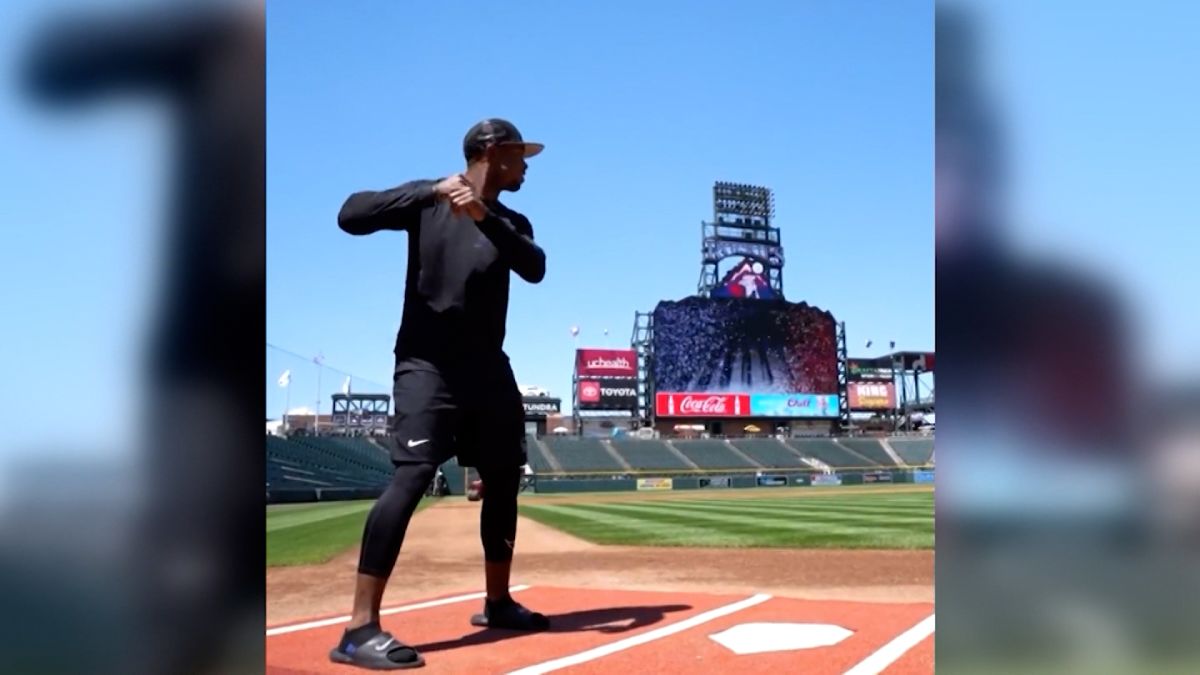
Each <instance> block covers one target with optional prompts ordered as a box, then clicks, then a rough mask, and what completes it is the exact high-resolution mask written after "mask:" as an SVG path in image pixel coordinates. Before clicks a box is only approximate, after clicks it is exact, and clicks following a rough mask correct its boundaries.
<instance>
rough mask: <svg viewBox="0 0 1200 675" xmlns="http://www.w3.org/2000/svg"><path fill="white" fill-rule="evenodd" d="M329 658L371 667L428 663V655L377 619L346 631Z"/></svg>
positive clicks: (414, 665)
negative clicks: (414, 647)
mask: <svg viewBox="0 0 1200 675" xmlns="http://www.w3.org/2000/svg"><path fill="white" fill-rule="evenodd" d="M329 660H330V661H333V662H334V663H344V664H347V665H351V666H358V667H359V668H366V669H368V670H401V669H405V668H420V667H421V666H423V665H425V659H424V658H422V657H421V655H420V654H418V653H417V650H415V649H413V648H412V647H409V646H408V645H406V644H404V643H402V642H400V641H399V640H397V639H396V638H395V637H393V636H392V634H391V633H388V632H386V631H384V630H383V629H382V628H380V627H379V624H377V623H371V624H367V625H365V626H360V627H358V628H355V629H353V630H347V631H346V632H345V633H343V634H342V640H341V642H339V643H338V646H336V647H334V648H333V651H331V652H329Z"/></svg>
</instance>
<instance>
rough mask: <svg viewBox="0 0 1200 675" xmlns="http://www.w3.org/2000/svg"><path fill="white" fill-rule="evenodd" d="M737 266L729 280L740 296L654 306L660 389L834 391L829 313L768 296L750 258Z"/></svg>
mask: <svg viewBox="0 0 1200 675" xmlns="http://www.w3.org/2000/svg"><path fill="white" fill-rule="evenodd" d="M736 270H738V271H739V272H735V275H734V277H731V278H730V279H729V281H730V283H732V284H733V288H734V289H735V290H737V289H741V290H740V291H738V292H741V293H743V294H744V297H731V298H720V297H712V298H701V297H693V298H685V299H683V300H678V301H663V302H660V303H658V305H657V306H656V307H655V308H654V337H653V341H654V361H653V363H652V364H651V369H652V371H653V372H652V375H653V377H654V381H655V383H656V386H657V388H658V390H659V391H686V392H696V393H706V394H732V393H746V394H790V393H792V392H807V393H814V394H834V395H836V394H837V392H838V353H837V322H836V321H835V320H834V318H833V315H832V314H830V313H829V312H826V311H824V310H821V309H819V308H817V307H813V306H811V305H808V304H805V303H802V302H801V303H794V302H787V301H784V300H781V299H774V300H772V299H766V298H765V297H764V296H763V294H764V293H765V290H764V289H766V288H768V287H767V286H764V285H763V284H764V283H765V282H764V281H763V280H762V278H761V277H762V275H761V273H759V272H755V268H754V263H750V268H749V270H748V271H747V270H746V269H745V267H744V265H743V266H740V267H738V268H736ZM738 273H741V276H740V277H739V276H737V274H738ZM742 282H745V285H744V286H743V285H742ZM760 282H761V283H760ZM714 292H715V291H714ZM747 297H757V298H759V300H758V301H757V302H747V301H746V298H747Z"/></svg>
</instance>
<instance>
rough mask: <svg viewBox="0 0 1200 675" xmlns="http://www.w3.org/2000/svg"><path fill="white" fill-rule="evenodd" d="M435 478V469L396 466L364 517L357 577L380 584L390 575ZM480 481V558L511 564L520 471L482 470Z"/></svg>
mask: <svg viewBox="0 0 1200 675" xmlns="http://www.w3.org/2000/svg"><path fill="white" fill-rule="evenodd" d="M436 473H437V465H435V464H401V465H399V466H397V467H396V473H395V474H394V475H393V476H392V482H391V483H390V484H389V485H388V487H387V489H386V490H384V492H383V494H382V495H380V497H379V500H378V501H376V502H375V506H374V507H372V508H371V513H370V514H369V515H368V516H367V525H366V527H365V528H363V542H362V551H361V553H360V554H359V558H358V572H359V574H369V575H371V576H373V577H380V578H383V579H386V578H388V577H389V576H391V574H392V569H393V568H394V567H395V566H396V558H397V557H398V556H399V555H400V546H401V545H402V544H403V543H404V533H405V532H406V531H407V530H408V522H409V521H410V520H411V519H412V515H413V512H414V511H416V510H417V504H418V503H419V502H420V501H421V497H422V496H423V495H424V494H425V488H427V487H429V483H430V481H432V480H433V477H434V474H436ZM479 477H480V478H481V479H483V485H484V490H483V508H482V509H481V513H480V516H479V537H480V539H481V540H482V542H483V557H484V560H486V561H488V562H507V561H509V560H512V555H513V542H515V541H516V538H517V492H518V490H519V488H520V486H521V470H520V469H517V468H508V469H489V470H485V469H480V470H479Z"/></svg>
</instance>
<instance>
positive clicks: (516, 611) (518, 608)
mask: <svg viewBox="0 0 1200 675" xmlns="http://www.w3.org/2000/svg"><path fill="white" fill-rule="evenodd" d="M471 625H472V626H480V627H484V628H505V629H508V630H526V631H541V630H547V629H549V628H550V619H548V618H546V616H545V615H544V614H538V613H537V612H532V611H530V610H529V609H527V608H526V607H525V606H524V605H521V604H520V603H518V602H517V601H515V600H509V601H508V602H501V603H491V602H489V603H486V604H485V605H484V608H483V613H482V614H476V615H474V616H472V617H471Z"/></svg>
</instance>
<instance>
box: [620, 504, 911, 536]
mask: <svg viewBox="0 0 1200 675" xmlns="http://www.w3.org/2000/svg"><path fill="white" fill-rule="evenodd" d="M606 506H607V507H612V508H611V509H609V512H610V513H611V512H613V511H616V512H617V513H622V512H624V513H629V514H632V515H633V516H634V517H636V518H651V519H657V518H662V519H680V520H682V521H684V522H687V521H697V520H698V521H703V522H711V523H715V524H720V525H722V526H724V525H730V526H731V527H734V528H741V527H744V526H746V525H747V524H750V525H753V526H754V527H758V528H766V529H779V530H788V531H792V530H799V531H804V532H819V531H829V530H837V531H839V532H842V533H853V532H860V533H862V534H865V535H874V534H877V533H880V532H885V533H886V532H892V531H901V532H903V531H910V532H929V533H932V532H933V519H932V518H927V519H926V520H925V522H924V523H892V522H890V521H877V520H875V519H873V518H859V517H855V516H849V517H843V516H836V515H822V516H805V517H796V516H792V517H779V516H771V515H766V514H762V513H746V512H745V511H744V510H736V509H725V510H708V509H697V508H691V509H686V508H662V506H661V505H659V504H655V505H653V506H650V505H635V504H609V505H606Z"/></svg>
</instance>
